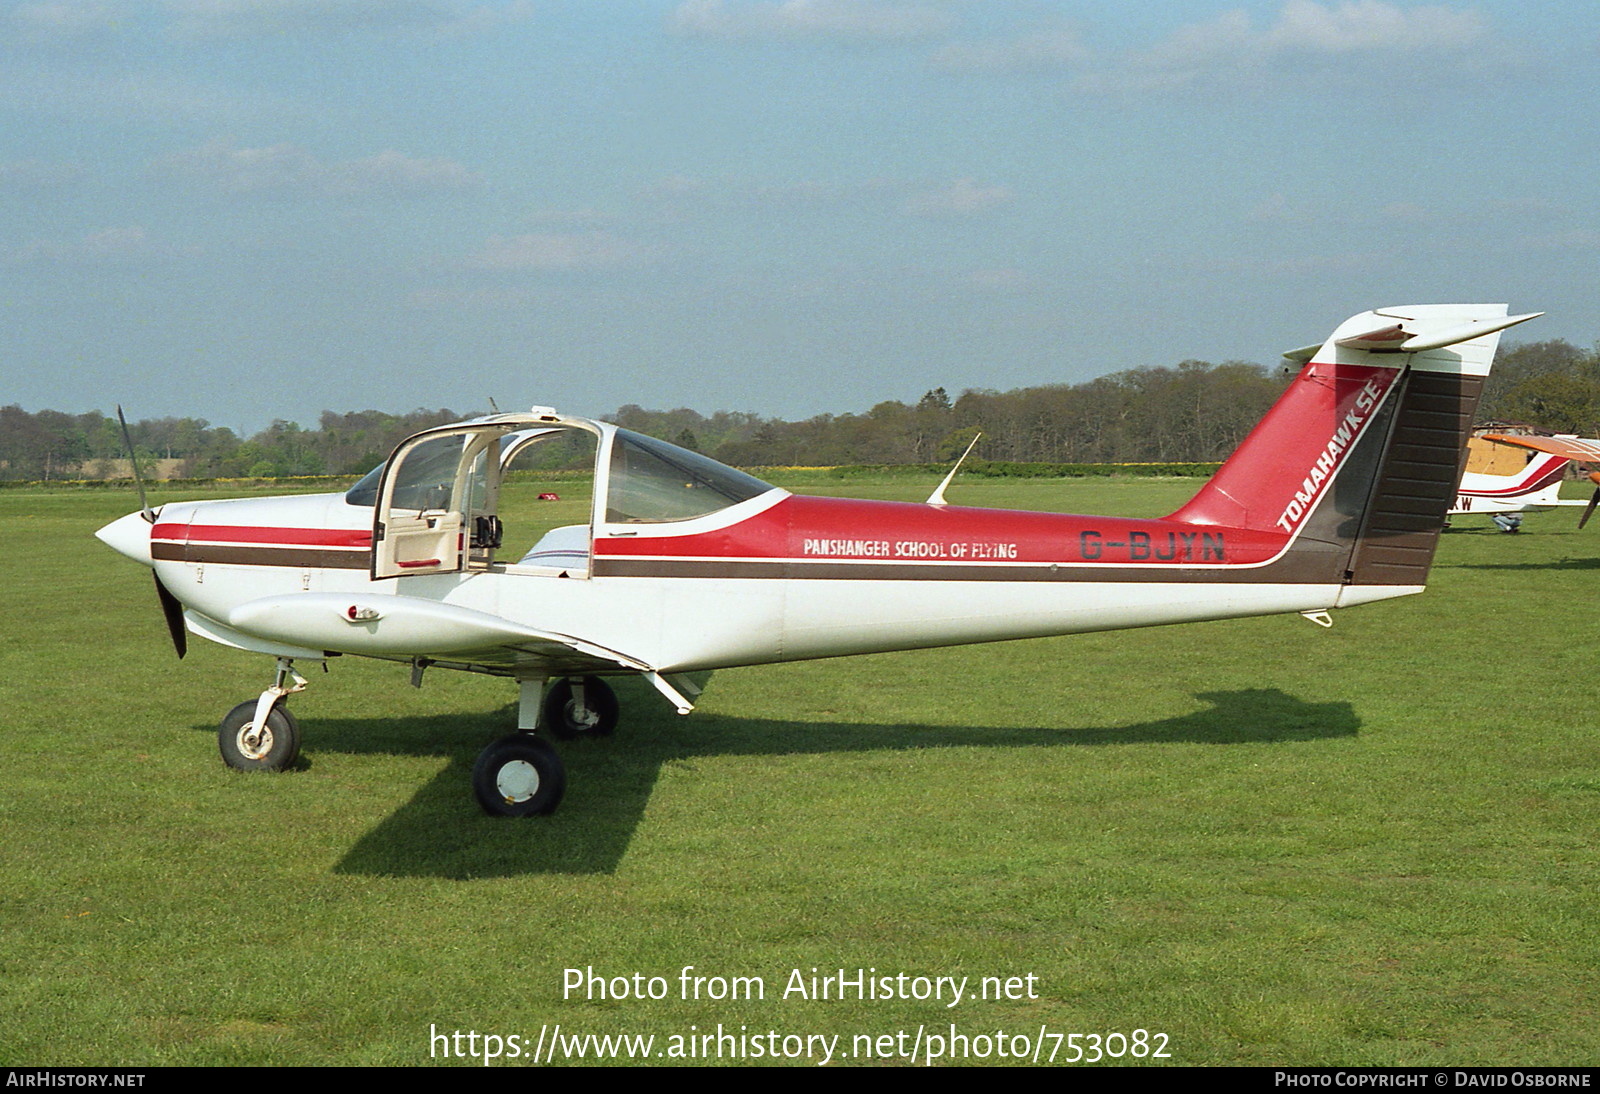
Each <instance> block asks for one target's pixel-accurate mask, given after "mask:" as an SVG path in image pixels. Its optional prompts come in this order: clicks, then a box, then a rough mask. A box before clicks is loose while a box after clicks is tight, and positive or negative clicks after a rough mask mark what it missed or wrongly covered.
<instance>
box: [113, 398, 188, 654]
mask: <svg viewBox="0 0 1600 1094" xmlns="http://www.w3.org/2000/svg"><path fill="white" fill-rule="evenodd" d="M117 421H118V422H119V423H120V424H121V425H122V443H123V444H124V445H126V446H127V448H128V463H129V465H130V466H132V468H133V482H134V485H135V486H137V487H138V488H139V513H140V515H142V516H143V517H144V519H145V520H147V521H149V522H150V523H151V524H154V523H155V522H156V510H154V509H152V508H150V499H149V498H148V497H146V496H145V492H144V476H143V475H141V474H140V473H139V457H138V456H137V455H136V454H135V453H134V451H133V437H132V436H131V435H130V434H129V433H128V419H127V418H125V417H123V414H122V404H121V403H118V404H117ZM150 576H151V577H153V578H155V579H156V600H157V601H159V602H160V604H161V614H162V616H164V617H165V618H166V621H167V633H168V634H169V635H171V636H172V648H173V649H174V650H176V651H177V653H178V660H180V661H182V660H183V655H184V654H186V653H188V652H189V631H188V628H187V627H185V626H184V625H183V605H182V604H180V603H179V602H178V598H177V597H175V596H173V595H172V590H171V589H169V588H167V587H166V586H165V585H163V584H161V575H160V574H158V573H156V572H155V570H154V569H151V571H150Z"/></svg>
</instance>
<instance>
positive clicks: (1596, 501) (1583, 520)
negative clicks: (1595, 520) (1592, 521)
mask: <svg viewBox="0 0 1600 1094" xmlns="http://www.w3.org/2000/svg"><path fill="white" fill-rule="evenodd" d="M1596 505H1600V490H1596V491H1595V492H1594V497H1592V498H1590V499H1589V504H1588V505H1586V506H1584V507H1583V516H1581V517H1579V518H1578V527H1579V528H1580V529H1581V528H1582V527H1583V526H1584V525H1585V524H1588V523H1589V518H1590V517H1592V516H1594V507H1595V506H1596Z"/></svg>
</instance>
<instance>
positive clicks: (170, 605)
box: [151, 570, 189, 661]
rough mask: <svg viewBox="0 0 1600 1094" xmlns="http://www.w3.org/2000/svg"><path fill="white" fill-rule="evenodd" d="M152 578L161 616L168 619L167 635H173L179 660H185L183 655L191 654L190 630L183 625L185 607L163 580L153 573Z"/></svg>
mask: <svg viewBox="0 0 1600 1094" xmlns="http://www.w3.org/2000/svg"><path fill="white" fill-rule="evenodd" d="M151 576H153V577H155V578H156V599H157V600H159V601H161V614H162V615H164V616H166V617H167V633H168V634H170V635H172V648H173V649H175V650H177V651H178V660H180V661H182V660H183V655H184V654H186V653H188V652H189V629H188V628H187V627H185V626H184V625H183V605H182V604H179V603H178V598H177V597H175V596H173V595H172V590H170V589H168V588H167V587H166V586H165V585H163V584H161V578H160V577H158V576H156V575H155V571H153V570H152V571H151Z"/></svg>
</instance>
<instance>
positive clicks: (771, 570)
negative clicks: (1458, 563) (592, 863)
mask: <svg viewBox="0 0 1600 1094" xmlns="http://www.w3.org/2000/svg"><path fill="white" fill-rule="evenodd" d="M1536 314H1540V313H1534V314H1530V315H1516V316H1508V315H1507V314H1506V307H1505V306H1504V305H1419V306H1410V307H1394V308H1383V309H1379V310H1377V311H1371V312H1364V313H1362V314H1360V315H1357V316H1354V317H1353V318H1351V319H1348V320H1346V321H1345V322H1344V323H1342V324H1340V325H1339V327H1338V328H1337V329H1336V330H1335V331H1334V333H1333V334H1332V336H1331V337H1330V338H1329V339H1328V340H1327V341H1326V342H1325V343H1322V344H1320V345H1316V346H1308V347H1306V348H1304V349H1301V350H1296V351H1293V352H1292V353H1290V354H1288V355H1286V356H1288V357H1290V358H1291V359H1293V360H1296V361H1300V362H1302V363H1303V365H1304V367H1303V368H1302V370H1301V372H1300V374H1299V376H1298V378H1297V379H1296V380H1295V381H1294V382H1292V383H1291V384H1290V385H1289V387H1288V389H1287V390H1286V391H1285V392H1284V394H1283V396H1282V397H1281V398H1280V399H1279V400H1278V402H1277V403H1276V404H1275V405H1274V406H1273V407H1272V408H1271V410H1270V411H1269V412H1268V413H1267V415H1266V417H1265V418H1264V419H1263V420H1262V421H1261V422H1260V424H1258V425H1257V427H1256V428H1255V430H1254V431H1253V432H1252V433H1251V434H1250V435H1249V436H1248V437H1247V438H1246V439H1245V441H1244V443H1243V444H1241V445H1240V447H1239V449H1238V450H1237V451H1236V452H1235V453H1234V454H1233V456H1232V457H1231V458H1230V459H1229V460H1228V461H1227V462H1226V463H1225V464H1224V465H1223V466H1222V468H1221V469H1220V470H1219V471H1218V472H1217V473H1216V475H1215V476H1214V477H1213V478H1212V479H1211V480H1210V481H1209V482H1208V483H1207V484H1206V485H1205V486H1204V487H1202V488H1201V490H1200V491H1199V493H1197V494H1196V495H1195V496H1194V497H1193V498H1192V499H1191V500H1190V501H1189V502H1188V503H1187V504H1185V505H1184V506H1183V507H1181V508H1180V509H1178V510H1177V511H1176V512H1174V513H1173V514H1171V515H1170V516H1168V517H1165V518H1163V519H1159V520H1144V519H1129V518H1116V517H1097V516H1067V515H1062V514H1056V513H1032V512H1017V511H1009V510H987V509H974V508H964V507H960V506H955V505H948V504H944V503H943V498H942V487H941V489H940V490H936V491H935V492H934V496H933V497H931V498H930V499H929V500H928V502H926V503H922V504H915V503H901V502H882V501H858V500H850V499H838V498H819V497H805V496H800V495H794V494H790V493H789V492H788V491H786V490H783V489H780V488H778V487H774V486H771V485H768V484H767V483H764V482H762V481H761V480H759V479H756V478H754V477H752V476H750V475H747V474H745V473H744V472H742V471H736V470H734V469H733V468H730V467H725V466H723V465H721V464H719V463H716V462H715V461H713V460H710V459H708V458H707V457H705V456H702V455H699V454H697V453H694V452H688V451H685V450H684V449H681V448H677V447H674V446H673V445H670V444H665V443H663V442H661V441H657V440H652V439H650V438H648V437H644V436H640V435H638V434H635V433H631V432H629V431H627V430H624V429H619V428H617V427H616V426H613V425H610V424H607V423H605V422H599V421H591V420H589V419H585V418H573V417H567V416H564V415H561V414H558V413H556V412H555V411H554V410H552V409H549V408H544V407H535V408H534V409H533V410H531V411H529V412H527V413H518V414H495V415H493V416H490V417H486V418H480V419H476V420H474V421H468V422H461V423H459V424H456V425H449V426H443V427H440V428H437V429H429V430H426V431H424V432H422V433H418V434H417V435H415V436H413V437H411V438H410V439H408V440H406V441H404V442H402V443H401V444H400V445H399V446H398V447H397V448H396V449H395V451H394V453H393V454H392V455H391V456H390V457H389V459H388V460H387V461H386V462H385V463H384V464H383V465H382V466H381V467H379V468H377V469H375V470H374V471H373V472H372V473H371V474H369V475H367V476H366V477H365V478H364V479H362V480H361V481H360V482H359V483H357V484H356V485H355V486H354V487H353V488H352V489H351V490H349V491H348V492H347V493H343V494H322V495H311V496H297V497H280V498H250V499H240V500H229V501H201V502H169V503H168V504H166V505H164V506H162V507H161V508H160V509H159V510H156V509H151V508H150V507H149V506H148V505H144V507H143V508H141V510H140V511H138V512H134V513H130V514H129V515H127V516H125V517H123V518H121V519H119V520H117V521H114V522H113V523H111V524H108V525H107V526H106V527H104V528H102V529H101V530H100V531H99V533H98V535H99V537H100V538H101V539H102V540H104V541H105V542H106V543H107V544H109V545H110V546H112V547H114V548H115V549H116V550H118V551H120V552H121V553H123V554H125V555H127V556H128V557H130V558H133V559H135V560H137V561H139V562H142V563H144V564H145V565H147V566H150V567H151V568H152V569H153V570H154V573H155V579H156V590H157V594H158V596H159V598H160V601H161V604H162V607H163V610H164V611H165V613H166V617H167V623H168V626H169V629H170V631H171V634H172V638H173V642H174V644H175V646H176V647H177V651H178V654H179V656H180V657H181V656H182V655H183V653H184V650H185V648H186V638H185V631H186V630H187V631H188V632H192V633H194V634H198V635H200V636H202V637H205V638H209V639H211V640H212V641H215V642H219V643H221V644H223V645H226V646H232V647H235V648H238V649H242V650H247V651H251V652H254V653H261V654H266V655H268V656H270V657H273V658H276V659H277V671H276V674H275V677H274V681H273V684H272V686H271V687H268V688H267V689H266V690H265V691H263V692H262V693H261V695H260V696H259V697H257V698H253V699H250V700H248V701H246V702H244V703H241V704H239V705H238V706H237V707H235V708H234V709H233V710H232V711H231V712H230V713H229V714H228V716H227V717H226V718H224V719H223V722H222V725H221V728H220V730H219V744H220V747H221V751H222V755H223V759H224V760H225V761H226V762H227V763H228V764H229V765H230V766H232V767H235V768H240V769H244V770H281V769H283V768H285V767H287V766H289V765H290V764H292V763H293V762H294V760H295V758H296V755H297V753H298V749H299V743H300V731H299V727H298V725H297V724H296V722H295V720H294V718H293V717H292V716H291V715H290V714H289V712H288V710H287V708H286V707H285V705H284V702H283V698H284V696H286V695H288V694H290V693H292V692H295V691H299V690H301V689H302V688H303V687H304V686H305V679H304V677H302V676H301V675H299V674H298V673H297V672H296V671H295V670H294V667H293V666H294V662H296V661H324V662H325V661H326V660H327V659H329V658H333V657H338V656H340V655H346V654H349V655H357V656H365V657H375V658H383V659H388V660H393V661H398V662H403V663H408V664H409V665H410V666H411V668H412V681H413V683H420V680H421V675H422V672H423V670H424V669H425V668H427V667H430V666H432V667H438V668H451V669H460V670H464V671H467V672H477V673H486V674H489V675H492V676H501V677H505V678H506V679H508V680H511V681H514V682H515V683H516V684H517V686H518V688H519V694H520V706H519V717H518V721H517V724H518V726H519V731H518V732H516V733H513V734H511V735H510V736H507V737H504V738H502V739H500V740H498V741H496V742H494V743H493V744H491V745H489V746H488V748H486V749H485V750H484V751H483V753H482V754H481V755H480V757H479V758H478V761H477V763H476V765H475V767H474V771H473V788H474V792H475V794H476V796H477V798H478V801H479V803H480V804H481V805H482V807H483V808H484V809H485V810H486V811H487V812H489V813H491V814H496V815H506V816H525V815H531V814H539V813H548V812H550V811H552V810H553V809H555V807H556V805H557V804H558V803H559V801H560V799H561V795H562V793H563V791H564V789H565V783H566V776H565V771H564V768H563V766H562V763H561V760H560V758H559V756H558V755H557V754H556V752H555V750H554V749H553V748H552V747H551V746H550V745H549V744H548V743H547V742H546V740H545V739H544V738H543V737H541V736H538V735H536V734H535V730H538V729H544V730H547V731H548V732H550V733H552V734H554V735H556V736H570V735H577V734H605V733H609V732H611V730H612V728H613V727H614V725H615V724H616V721H617V716H618V704H617V700H616V698H615V695H614V693H613V692H612V690H611V689H610V687H608V686H607V685H606V683H605V682H604V679H603V678H604V677H606V676H619V675H626V674H636V675H639V676H642V677H644V678H645V679H646V680H648V681H649V682H650V683H651V684H652V685H654V687H655V688H656V689H657V690H658V691H660V692H661V694H662V695H664V696H665V697H666V698H667V699H668V700H669V701H670V702H671V703H672V704H673V706H674V707H676V709H677V710H678V712H679V713H684V714H686V713H688V712H689V711H690V710H691V709H692V707H693V705H694V701H695V699H696V698H697V696H698V695H699V688H698V686H697V683H696V679H697V677H696V676H695V675H694V674H698V673H703V672H705V671H707V670H713V669H722V668H732V667H735V666H742V665H759V664H766V663H771V662H781V661H798V660H804V659H808V658H821V657H836V656H840V655H844V654H858V653H871V652H880V651H886V650H906V649H917V648H924V647H932V646H950V645H959V644H964V643H971V642H993V641H999V640H1003V639H1013V638H1036V637H1042V636H1046V635H1062V634H1073V633H1079V632H1086V631H1101V630H1113V629H1117V628H1123V627H1145V626H1152V625H1156V624H1164V623H1188V622H1195V621H1199V620H1210V619H1227V618H1235V617H1240V616H1255V615H1270V614H1277V613H1286V612H1299V613H1302V614H1304V615H1306V616H1307V617H1308V618H1310V619H1312V620H1313V621H1315V622H1318V623H1320V624H1322V625H1331V619H1330V618H1329V616H1328V612H1329V610H1331V609H1334V608H1345V607H1350V606H1353V605H1357V604H1366V603H1369V602H1372V601H1377V600H1387V599H1389V598H1391V597H1397V596H1405V595H1407V594H1411V593H1417V592H1421V591H1422V588H1423V584H1424V582H1425V580H1426V578H1427V573H1428V568H1429V565H1430V564H1431V562H1432V559H1433V553H1434V548H1435V546H1436V544H1437V541H1438V537H1439V533H1440V530H1441V528H1442V526H1443V523H1444V516H1445V512H1446V510H1448V509H1449V507H1450V504H1451V502H1452V500H1453V499H1454V498H1455V496H1456V485H1457V483H1458V482H1459V480H1460V476H1461V468H1462V462H1463V458H1464V456H1463V452H1464V446H1465V443H1466V438H1467V433H1468V430H1469V429H1470V427H1471V423H1472V421H1473V411H1474V408H1475V407H1476V404H1477V400H1478V395H1479V393H1480V391H1481V389H1482V386H1483V378H1484V377H1485V376H1486V375H1487V374H1488V372H1489V368H1490V365H1491V363H1492V361H1493V357H1494V352H1495V348H1496V346H1497V344H1498V342H1499V332H1500V331H1502V330H1504V329H1505V328H1507V327H1510V326H1512V325H1514V324H1517V323H1521V322H1523V321H1524V320H1527V319H1532V318H1534V315H1536ZM574 439H577V440H581V441H585V442H587V443H588V445H589V446H591V447H592V448H593V450H594V458H595V465H594V466H595V472H594V500H593V506H592V510H591V512H590V514H589V517H588V520H587V521H585V522H583V523H580V524H575V525H571V526H568V527H564V528H558V529H555V530H553V531H551V532H550V533H549V534H547V535H546V536H544V537H543V538H542V539H541V540H540V541H539V542H538V543H536V544H535V545H534V547H533V549H532V550H531V551H529V552H528V553H527V554H526V555H523V556H521V557H502V553H501V552H502V543H503V542H504V540H503V526H502V516H510V517H512V518H513V519H522V518H524V517H526V516H528V514H502V511H501V505H500V495H501V490H500V488H501V484H502V481H503V478H504V474H505V471H506V468H507V467H509V466H510V465H511V464H512V462H513V461H514V460H515V459H516V458H517V457H518V456H519V455H521V454H523V453H525V452H529V451H538V450H540V449H542V448H544V447H545V446H549V445H562V444H570V443H572V442H573V441H574ZM141 500H142V499H141ZM513 553H514V552H513Z"/></svg>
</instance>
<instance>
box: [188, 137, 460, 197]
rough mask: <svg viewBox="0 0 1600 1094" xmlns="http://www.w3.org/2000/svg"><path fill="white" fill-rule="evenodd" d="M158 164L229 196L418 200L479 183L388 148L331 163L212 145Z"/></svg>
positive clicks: (305, 155) (283, 151) (302, 154)
mask: <svg viewBox="0 0 1600 1094" xmlns="http://www.w3.org/2000/svg"><path fill="white" fill-rule="evenodd" d="M158 166H159V167H160V168H162V169H165V170H167V171H170V172H171V173H173V174H175V175H178V176H180V177H187V178H192V179H198V180H200V181H203V182H205V183H207V184H209V185H212V186H215V187H217V188H219V189H222V190H225V191H228V192H230V193H279V194H297V193H298V194H307V195H319V196H371V197H417V196H420V195H423V194H427V193H433V192H437V191H446V190H460V189H465V188H469V187H473V186H477V185H479V184H480V183H481V182H482V179H481V178H480V177H479V176H478V175H476V174H474V173H473V172H472V171H469V170H468V169H467V168H465V167H463V166H462V165H461V164H459V163H456V162H455V161H453V160H446V159H419V158H417V157H414V156H407V155H404V154H402V153H400V152H395V151H392V150H391V151H386V152H380V153H378V154H377V155H375V156H368V157H365V158H363V159H353V160H338V161H331V162H330V161H323V160H320V159H318V158H317V157H316V156H314V155H312V154H311V153H310V152H308V151H306V150H305V149H304V148H300V147H298V146H297V145H293V144H275V145H271V146H269V147H266V148H234V147H231V146H229V145H228V144H227V143H226V142H222V141H212V142H211V143H209V144H205V145H202V146H201V147H199V148H196V149H194V150H192V151H189V152H183V153H179V154H178V155H174V156H169V157H167V158H166V159H164V160H163V161H161V163H160V164H159V165H158Z"/></svg>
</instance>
